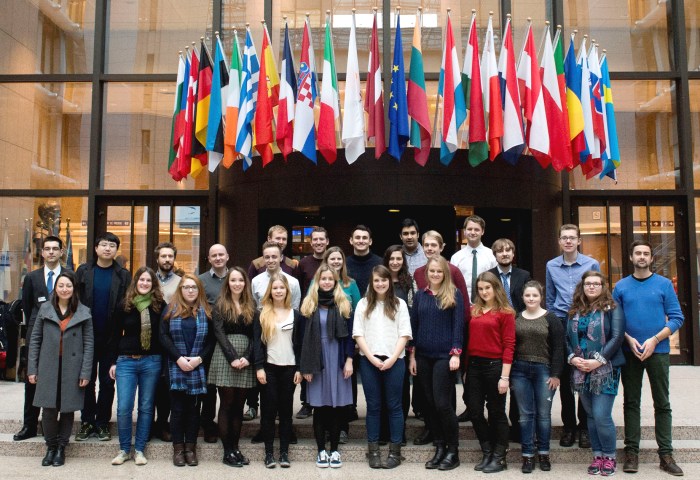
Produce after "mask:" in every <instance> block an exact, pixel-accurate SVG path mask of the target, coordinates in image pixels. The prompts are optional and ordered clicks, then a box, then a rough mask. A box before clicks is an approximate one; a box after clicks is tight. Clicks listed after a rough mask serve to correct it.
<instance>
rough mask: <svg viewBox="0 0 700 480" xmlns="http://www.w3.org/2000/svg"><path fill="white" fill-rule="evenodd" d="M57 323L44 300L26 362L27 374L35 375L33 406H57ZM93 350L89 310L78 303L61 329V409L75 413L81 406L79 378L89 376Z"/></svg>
mask: <svg viewBox="0 0 700 480" xmlns="http://www.w3.org/2000/svg"><path fill="white" fill-rule="evenodd" d="M59 322H60V320H59V318H58V314H57V313H56V310H55V309H54V307H53V305H51V303H50V302H46V303H44V304H43V305H42V306H41V308H40V309H39V313H38V314H37V317H36V322H35V323H34V329H33V330H32V338H31V340H30V343H29V364H28V365H27V375H36V376H37V385H36V394H35V395H34V406H35V407H45V408H56V400H57V395H58V379H59V371H58V365H59V345H60V341H61V327H60V324H59ZM93 349H94V339H93V335H92V317H91V316H90V309H88V308H87V307H86V306H85V305H83V304H82V303H80V304H78V309H77V310H76V312H75V313H74V314H73V317H72V318H71V319H70V321H69V322H68V325H67V326H66V330H65V331H64V332H63V361H62V363H61V372H60V380H61V412H75V411H76V410H81V409H82V408H83V401H84V399H85V388H81V387H80V379H86V380H89V379H90V375H91V373H92V358H93V353H94V350H93Z"/></svg>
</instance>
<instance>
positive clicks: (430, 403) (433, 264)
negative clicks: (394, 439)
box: [409, 256, 464, 470]
mask: <svg viewBox="0 0 700 480" xmlns="http://www.w3.org/2000/svg"><path fill="white" fill-rule="evenodd" d="M425 272H426V277H427V282H428V287H427V288H424V289H421V290H418V292H416V295H415V297H414V298H413V307H412V309H411V330H412V331H413V341H412V342H411V343H412V347H413V348H412V352H411V358H410V362H409V369H410V372H411V374H412V375H417V376H418V377H419V378H420V379H421V382H420V383H421V386H422V387H423V392H424V394H425V400H426V424H427V427H428V428H429V429H430V431H431V432H432V433H433V438H434V441H435V454H434V455H433V458H432V459H430V460H429V461H428V462H426V464H425V468H428V469H439V470H452V469H454V468H456V467H458V466H459V454H458V448H459V426H458V423H457V416H456V415H455V410H454V407H453V406H452V402H451V401H450V399H451V398H452V396H453V392H454V384H455V380H456V378H455V375H456V372H457V371H458V370H459V364H460V360H459V357H460V355H461V354H462V342H463V338H464V299H463V298H462V294H461V293H460V291H459V290H458V289H457V288H455V286H454V284H453V283H452V277H451V275H450V267H449V265H448V264H447V260H445V259H444V258H443V257H441V256H436V257H432V258H431V259H430V260H428V263H427V264H426V266H425Z"/></svg>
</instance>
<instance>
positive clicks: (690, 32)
mask: <svg viewBox="0 0 700 480" xmlns="http://www.w3.org/2000/svg"><path fill="white" fill-rule="evenodd" d="M684 6H685V44H686V46H687V48H688V50H687V52H688V70H690V71H693V72H697V71H700V1H699V0H685V2H684Z"/></svg>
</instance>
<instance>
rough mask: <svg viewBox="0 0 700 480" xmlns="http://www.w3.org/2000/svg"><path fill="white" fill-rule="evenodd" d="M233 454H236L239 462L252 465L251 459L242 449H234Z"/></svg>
mask: <svg viewBox="0 0 700 480" xmlns="http://www.w3.org/2000/svg"><path fill="white" fill-rule="evenodd" d="M233 454H234V455H235V456H236V458H237V459H238V461H239V462H241V464H242V465H250V459H249V458H248V457H246V456H245V455H243V454H242V453H241V451H240V450H234V451H233Z"/></svg>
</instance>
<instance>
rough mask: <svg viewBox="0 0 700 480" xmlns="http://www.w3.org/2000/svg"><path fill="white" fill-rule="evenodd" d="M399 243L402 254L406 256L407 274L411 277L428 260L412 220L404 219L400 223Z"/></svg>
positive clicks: (418, 232)
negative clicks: (401, 245) (401, 247)
mask: <svg viewBox="0 0 700 480" xmlns="http://www.w3.org/2000/svg"><path fill="white" fill-rule="evenodd" d="M401 243H402V244H403V253H404V255H405V256H406V266H407V267H408V273H410V274H411V276H413V274H414V272H415V271H416V269H418V268H419V267H422V266H423V265H425V264H426V263H428V258H427V257H426V256H425V252H424V251H423V247H422V246H421V244H420V231H419V230H418V223H416V221H415V220H414V219H412V218H406V219H404V221H403V222H401Z"/></svg>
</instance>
